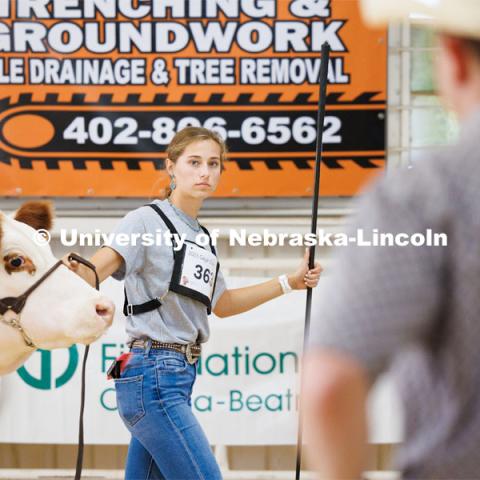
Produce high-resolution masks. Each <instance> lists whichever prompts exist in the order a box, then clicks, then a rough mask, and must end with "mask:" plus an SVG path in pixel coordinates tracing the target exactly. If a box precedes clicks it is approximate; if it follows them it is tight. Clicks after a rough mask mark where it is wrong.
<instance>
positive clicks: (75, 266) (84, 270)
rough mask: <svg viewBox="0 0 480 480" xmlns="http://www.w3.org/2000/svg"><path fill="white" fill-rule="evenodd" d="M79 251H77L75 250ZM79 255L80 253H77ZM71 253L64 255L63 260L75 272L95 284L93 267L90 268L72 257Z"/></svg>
mask: <svg viewBox="0 0 480 480" xmlns="http://www.w3.org/2000/svg"><path fill="white" fill-rule="evenodd" d="M74 253H77V252H74ZM77 255H80V254H79V253H77ZM69 257H70V253H68V254H67V255H65V256H64V257H62V261H63V263H64V264H65V266H67V267H68V268H69V269H70V270H71V271H72V272H75V273H76V274H77V275H78V276H80V277H82V278H83V279H84V280H85V281H86V282H87V283H89V284H90V285H92V286H94V285H95V274H94V273H93V271H92V269H91V268H88V267H87V266H86V265H83V263H79V262H77V261H76V260H74V259H73V258H72V259H70V258H69Z"/></svg>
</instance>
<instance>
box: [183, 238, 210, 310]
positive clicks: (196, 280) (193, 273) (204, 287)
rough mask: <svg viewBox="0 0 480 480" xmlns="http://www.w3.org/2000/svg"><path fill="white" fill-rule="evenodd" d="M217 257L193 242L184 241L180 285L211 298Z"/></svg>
mask: <svg viewBox="0 0 480 480" xmlns="http://www.w3.org/2000/svg"><path fill="white" fill-rule="evenodd" d="M216 272H217V257H216V256H215V255H214V254H213V253H212V252H209V251H208V250H206V249H204V248H202V247H199V246H198V245H196V244H195V243H190V242H186V245H185V256H184V259H183V265H182V273H181V276H180V285H182V286H184V287H187V288H190V289H192V290H195V291H197V292H198V293H201V294H202V295H205V296H206V297H208V299H209V300H210V301H211V300H212V293H213V287H214V285H215V275H216Z"/></svg>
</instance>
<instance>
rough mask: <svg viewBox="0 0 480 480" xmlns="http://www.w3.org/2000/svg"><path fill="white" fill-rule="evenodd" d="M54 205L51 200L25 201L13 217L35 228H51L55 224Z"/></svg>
mask: <svg viewBox="0 0 480 480" xmlns="http://www.w3.org/2000/svg"><path fill="white" fill-rule="evenodd" d="M53 217H54V213H53V205H52V202H49V201H31V202H25V203H24V204H23V205H22V206H21V207H20V208H19V209H18V210H17V211H16V212H15V216H14V217H13V218H14V219H15V220H17V221H18V222H22V223H26V224H27V225H30V226H31V227H33V228H34V229H35V230H38V229H40V228H43V229H45V230H50V229H51V228H52V224H53Z"/></svg>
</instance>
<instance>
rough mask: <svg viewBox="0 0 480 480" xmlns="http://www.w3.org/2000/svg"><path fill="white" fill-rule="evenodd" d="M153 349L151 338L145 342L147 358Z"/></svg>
mask: <svg viewBox="0 0 480 480" xmlns="http://www.w3.org/2000/svg"><path fill="white" fill-rule="evenodd" d="M151 348H152V339H151V338H149V339H148V340H144V349H145V350H144V351H145V357H148V354H149V353H150V349H151Z"/></svg>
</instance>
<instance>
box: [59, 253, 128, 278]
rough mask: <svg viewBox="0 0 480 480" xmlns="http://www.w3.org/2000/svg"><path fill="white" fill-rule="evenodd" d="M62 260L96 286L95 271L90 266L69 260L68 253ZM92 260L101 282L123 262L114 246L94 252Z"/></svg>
mask: <svg viewBox="0 0 480 480" xmlns="http://www.w3.org/2000/svg"><path fill="white" fill-rule="evenodd" d="M62 260H63V263H64V264H65V265H66V266H67V267H68V268H69V269H70V270H72V272H75V273H76V274H77V275H79V276H80V277H82V278H83V279H84V280H85V281H86V282H87V283H89V284H90V285H92V287H94V286H95V273H94V272H93V271H92V270H91V269H90V268H88V267H87V266H85V265H83V264H82V263H78V262H77V261H76V260H73V259H72V260H68V255H65V256H64V257H63V258H62ZM90 262H91V263H93V264H94V265H95V268H96V270H97V274H98V278H99V280H100V282H103V281H104V280H105V279H106V278H108V277H109V276H110V275H111V274H112V273H114V272H116V271H117V270H118V268H120V266H121V265H122V263H123V258H122V256H121V255H120V254H119V253H117V252H116V251H115V250H113V248H110V247H103V248H100V249H99V250H97V251H96V252H95V253H94V254H93V256H92V258H91V259H90Z"/></svg>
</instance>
